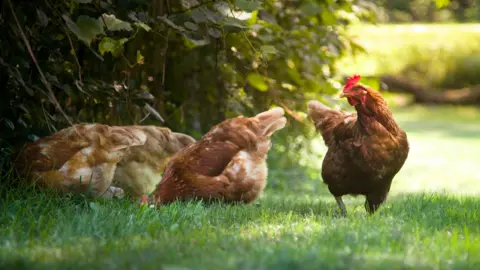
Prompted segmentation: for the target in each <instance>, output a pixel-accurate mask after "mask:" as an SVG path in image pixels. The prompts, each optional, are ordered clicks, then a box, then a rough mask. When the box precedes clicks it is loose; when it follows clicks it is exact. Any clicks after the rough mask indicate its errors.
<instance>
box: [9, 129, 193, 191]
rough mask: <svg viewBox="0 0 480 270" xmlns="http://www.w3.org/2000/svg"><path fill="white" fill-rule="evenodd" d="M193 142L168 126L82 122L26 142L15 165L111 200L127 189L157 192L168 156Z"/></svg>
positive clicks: (32, 176) (48, 181) (63, 187)
mask: <svg viewBox="0 0 480 270" xmlns="http://www.w3.org/2000/svg"><path fill="white" fill-rule="evenodd" d="M192 142H194V139H193V138H191V137H189V136H187V135H184V134H178V133H173V132H171V131H170V130H169V129H167V128H160V127H153V126H147V127H142V126H107V125H101V124H78V125H74V126H72V127H69V128H65V129H62V130H60V131H58V132H56V133H54V134H52V135H51V136H47V137H44V138H41V139H39V140H37V141H35V142H32V143H28V144H26V145H25V146H24V147H23V148H22V149H21V150H20V151H19V152H18V153H17V155H16V157H15V160H14V165H15V168H16V170H17V171H18V172H19V173H20V174H21V175H24V176H26V178H27V179H29V180H30V181H34V182H35V183H36V184H38V185H40V186H43V187H48V188H54V189H56V190H60V191H63V192H77V193H79V192H81V193H91V194H92V195H93V196H95V197H106V198H112V197H123V196H124V191H123V188H125V189H126V190H127V192H128V193H129V194H131V195H132V196H138V194H144V193H145V192H148V191H152V190H153V189H154V188H155V184H156V183H158V182H159V181H160V179H161V171H162V170H163V169H164V166H165V163H166V160H168V158H169V157H170V156H171V155H173V154H174V153H176V152H178V151H179V150H180V149H181V148H183V147H184V146H186V145H188V144H190V143H192ZM124 158H126V159H125V160H123V159H124ZM138 168H143V169H144V170H146V171H147V172H148V176H146V175H145V174H140V173H138V171H139V170H138ZM117 170H118V171H117ZM114 177H115V180H114ZM155 181H156V183H154V182H155ZM112 183H115V184H114V185H112Z"/></svg>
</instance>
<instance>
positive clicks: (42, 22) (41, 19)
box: [37, 9, 48, 26]
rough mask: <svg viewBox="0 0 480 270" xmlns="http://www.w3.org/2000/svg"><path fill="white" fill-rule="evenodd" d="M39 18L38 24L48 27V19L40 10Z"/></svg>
mask: <svg viewBox="0 0 480 270" xmlns="http://www.w3.org/2000/svg"><path fill="white" fill-rule="evenodd" d="M37 18H38V22H39V23H40V25H41V26H47V25H48V17H47V15H46V14H45V13H44V12H43V11H41V10H40V9H37Z"/></svg>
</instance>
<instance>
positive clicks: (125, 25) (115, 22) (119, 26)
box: [98, 14, 133, 31]
mask: <svg viewBox="0 0 480 270" xmlns="http://www.w3.org/2000/svg"><path fill="white" fill-rule="evenodd" d="M98 20H99V21H100V22H101V23H102V24H104V25H105V27H107V30H109V31H122V30H125V31H132V30H133V29H132V26H131V25H130V23H129V22H125V21H122V20H119V19H117V18H116V17H115V15H110V14H103V15H102V16H101V17H100V18H98Z"/></svg>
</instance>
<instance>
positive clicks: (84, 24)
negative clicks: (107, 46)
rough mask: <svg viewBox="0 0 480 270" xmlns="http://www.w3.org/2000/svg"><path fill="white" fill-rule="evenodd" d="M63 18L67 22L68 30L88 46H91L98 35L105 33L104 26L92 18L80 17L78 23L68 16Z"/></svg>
mask: <svg viewBox="0 0 480 270" xmlns="http://www.w3.org/2000/svg"><path fill="white" fill-rule="evenodd" d="M62 18H63V19H64V20H65V22H66V24H67V27H68V29H70V31H72V32H73V33H74V34H75V36H77V38H78V39H80V40H82V41H84V42H85V43H87V45H90V43H91V42H92V40H93V39H95V38H96V37H97V36H98V35H100V34H104V33H105V32H104V31H103V26H102V24H101V23H100V22H99V21H98V20H96V19H94V18H92V17H89V16H85V15H80V16H79V17H78V18H77V22H76V23H75V22H73V21H72V19H70V17H69V16H68V15H66V14H64V15H62Z"/></svg>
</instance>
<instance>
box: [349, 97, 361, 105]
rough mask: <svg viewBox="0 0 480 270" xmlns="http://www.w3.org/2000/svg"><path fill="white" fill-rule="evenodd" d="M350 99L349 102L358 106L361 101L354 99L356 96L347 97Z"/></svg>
mask: <svg viewBox="0 0 480 270" xmlns="http://www.w3.org/2000/svg"><path fill="white" fill-rule="evenodd" d="M347 100H348V103H350V105H351V106H356V105H357V104H358V103H359V102H358V100H356V99H354V98H347Z"/></svg>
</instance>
